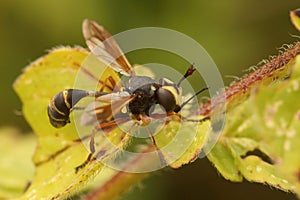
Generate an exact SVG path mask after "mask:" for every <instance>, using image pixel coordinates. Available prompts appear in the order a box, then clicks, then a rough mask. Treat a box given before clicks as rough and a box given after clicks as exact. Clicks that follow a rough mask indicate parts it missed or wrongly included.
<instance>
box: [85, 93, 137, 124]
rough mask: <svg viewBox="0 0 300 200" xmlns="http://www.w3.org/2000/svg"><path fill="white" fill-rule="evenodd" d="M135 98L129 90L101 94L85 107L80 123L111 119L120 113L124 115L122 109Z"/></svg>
mask: <svg viewBox="0 0 300 200" xmlns="http://www.w3.org/2000/svg"><path fill="white" fill-rule="evenodd" d="M133 98H134V97H131V96H130V94H129V93H128V92H117V93H110V94H107V95H103V96H100V97H98V98H96V99H95V101H94V102H92V103H90V104H89V105H88V106H87V107H86V108H85V110H84V112H83V113H82V115H81V120H80V121H81V122H80V123H81V125H82V126H86V125H92V124H95V123H97V124H101V123H102V122H107V121H111V120H112V119H113V118H115V117H117V116H118V115H122V112H121V110H122V109H123V108H124V107H125V106H126V104H128V103H129V102H130V101H131V100H132V99H133ZM123 115H125V114H123Z"/></svg>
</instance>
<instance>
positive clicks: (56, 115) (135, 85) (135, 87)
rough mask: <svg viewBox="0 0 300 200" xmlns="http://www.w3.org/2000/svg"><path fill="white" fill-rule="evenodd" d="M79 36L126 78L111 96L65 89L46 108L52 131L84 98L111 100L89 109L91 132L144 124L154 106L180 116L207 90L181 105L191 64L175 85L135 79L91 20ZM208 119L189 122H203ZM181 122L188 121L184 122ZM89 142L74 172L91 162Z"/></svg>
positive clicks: (108, 38) (117, 50)
mask: <svg viewBox="0 0 300 200" xmlns="http://www.w3.org/2000/svg"><path fill="white" fill-rule="evenodd" d="M83 35H84V38H85V40H86V44H87V46H88V47H89V49H90V50H91V51H92V52H93V53H94V54H95V55H96V56H97V58H98V59H99V60H101V61H102V62H104V63H105V64H106V65H108V66H109V67H110V68H112V69H113V70H115V71H116V72H119V73H120V74H122V75H124V76H127V77H128V81H127V82H125V83H124V84H123V85H122V86H121V87H119V89H118V90H117V91H114V92H111V93H107V92H103V91H86V90H79V89H65V90H64V91H61V92H59V93H58V94H56V95H55V96H54V97H53V98H52V99H51V100H50V103H49V105H48V116H49V120H50V123H51V124H52V125H53V126H54V127H56V128H60V127H63V126H65V125H66V124H67V123H69V122H70V119H69V115H70V113H71V112H72V110H73V109H74V108H75V105H76V104H77V103H78V102H79V101H80V100H81V99H83V98H86V97H95V101H99V102H101V101H107V100H109V99H114V100H113V106H96V107H94V108H93V109H94V113H96V115H97V118H96V119H97V123H98V125H97V126H96V127H95V129H103V128H107V127H108V128H109V127H113V126H116V125H117V124H118V123H119V122H125V121H127V120H134V121H136V122H137V123H138V124H140V125H147V124H149V123H150V121H151V117H150V116H151V114H152V113H153V112H154V107H155V105H159V106H160V107H161V108H162V109H163V110H164V111H165V113H166V115H167V116H169V115H175V114H176V115H180V114H179V113H180V111H181V109H182V108H183V107H184V106H185V105H186V104H187V103H188V102H190V101H191V100H192V99H193V98H194V97H196V96H197V95H198V94H200V93H201V92H203V91H205V90H207V89H208V88H207V87H205V88H203V89H201V90H200V91H198V92H197V93H195V94H194V95H193V96H192V97H190V98H189V99H188V100H186V101H185V102H183V103H181V102H180V98H181V88H180V85H181V83H182V81H183V80H185V79H186V78H187V77H189V76H191V75H192V74H193V72H194V71H195V68H194V66H193V65H191V66H190V67H189V68H188V69H187V71H186V73H185V74H184V75H183V76H182V78H181V79H180V80H179V81H178V83H173V82H171V81H169V80H167V79H165V78H161V79H159V80H158V81H156V80H155V79H153V78H151V77H148V76H137V75H136V74H135V71H134V68H133V67H132V66H131V64H130V63H129V62H128V60H127V58H126V57H125V56H124V54H123V52H122V51H121V49H120V47H119V46H118V44H117V43H116V41H115V40H114V39H113V38H112V36H111V34H110V33H109V32H108V31H107V30H106V29H105V28H104V27H103V26H100V25H98V24H97V23H96V22H94V21H90V20H85V21H84V22H83ZM105 82H110V84H111V85H112V86H113V87H116V85H117V84H116V83H115V82H114V80H113V79H112V78H111V77H108V79H107V80H105ZM124 108H126V110H127V112H125V113H124V112H123V111H122V110H123V109H124ZM116 116H121V117H116ZM208 118H209V117H205V118H203V119H200V120H191V121H204V120H207V119H208ZM184 119H185V118H184ZM185 120H187V121H188V119H185ZM148 134H149V137H150V138H151V141H152V143H153V145H154V146H155V147H156V149H157V150H158V152H159V149H158V148H157V146H156V143H155V140H154V137H153V136H152V134H151V132H148ZM93 143H94V140H93V138H91V142H90V155H89V157H88V159H87V161H86V162H85V163H83V164H82V165H80V166H78V167H76V171H78V170H79V169H81V168H82V167H84V166H85V165H86V163H87V162H89V161H90V160H91V158H92V156H93V153H94V152H95V149H94V144H93ZM162 160H163V159H162Z"/></svg>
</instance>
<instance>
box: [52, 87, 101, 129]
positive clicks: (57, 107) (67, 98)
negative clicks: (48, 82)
mask: <svg viewBox="0 0 300 200" xmlns="http://www.w3.org/2000/svg"><path fill="white" fill-rule="evenodd" d="M104 94H106V93H103V92H93V91H87V90H78V89H65V90H63V91H62V92H59V93H57V94H56V95H55V96H54V97H53V98H52V99H51V100H50V103H49V105H48V116H49V120H50V123H51V124H52V125H53V126H54V127H56V128H60V127H63V126H65V125H66V124H67V123H70V118H69V115H70V112H71V109H72V108H73V107H74V105H75V104H77V103H78V101H80V100H81V99H82V98H84V97H87V96H95V97H97V96H101V95H104Z"/></svg>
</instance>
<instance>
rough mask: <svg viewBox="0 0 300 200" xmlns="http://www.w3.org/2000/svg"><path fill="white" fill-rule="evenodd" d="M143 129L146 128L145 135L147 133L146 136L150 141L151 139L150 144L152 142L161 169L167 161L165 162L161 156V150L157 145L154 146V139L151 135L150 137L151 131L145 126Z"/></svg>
mask: <svg viewBox="0 0 300 200" xmlns="http://www.w3.org/2000/svg"><path fill="white" fill-rule="evenodd" d="M145 128H146V131H147V133H148V135H149V137H150V139H151V142H152V144H153V146H154V147H155V149H156V151H157V154H158V157H159V161H160V164H161V166H163V167H164V166H167V161H166V160H165V158H164V156H163V154H162V152H161V150H160V149H159V148H158V146H157V144H156V142H155V139H154V137H153V135H152V132H151V130H150V129H149V127H148V126H146V127H145Z"/></svg>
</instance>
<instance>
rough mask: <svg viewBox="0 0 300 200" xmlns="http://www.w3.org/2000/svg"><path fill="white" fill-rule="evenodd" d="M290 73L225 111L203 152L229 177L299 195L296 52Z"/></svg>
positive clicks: (299, 79)
mask: <svg viewBox="0 0 300 200" xmlns="http://www.w3.org/2000/svg"><path fill="white" fill-rule="evenodd" d="M284 68H292V74H290V75H291V76H290V77H288V78H287V79H285V80H283V81H277V82H273V83H272V84H270V85H269V86H264V85H258V86H257V87H254V88H253V90H252V92H251V96H250V98H249V99H248V100H246V101H244V102H242V103H241V104H240V105H239V106H237V107H235V108H233V109H232V110H231V111H230V112H229V113H228V114H227V122H226V127H225V130H224V131H223V133H222V136H221V138H220V140H219V141H218V143H217V144H216V146H215V147H214V149H212V151H211V152H210V153H209V154H208V158H209V159H210V161H211V162H212V163H213V164H214V165H215V167H216V168H217V169H218V170H219V172H220V173H221V174H222V175H223V176H224V177H225V178H226V179H228V180H231V181H242V179H243V177H244V178H246V179H247V180H248V181H251V182H259V183H264V184H269V185H271V186H273V187H276V188H279V189H281V190H285V191H292V192H296V193H297V194H298V195H300V177H299V174H300V173H299V172H300V156H299V146H300V132H299V130H300V129H299V128H300V117H299V116H300V104H298V103H297V102H298V100H299V98H300V87H299V86H300V57H299V56H297V57H296V58H295V59H292V60H291V61H290V62H289V63H288V64H287V65H286V66H284Z"/></svg>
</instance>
